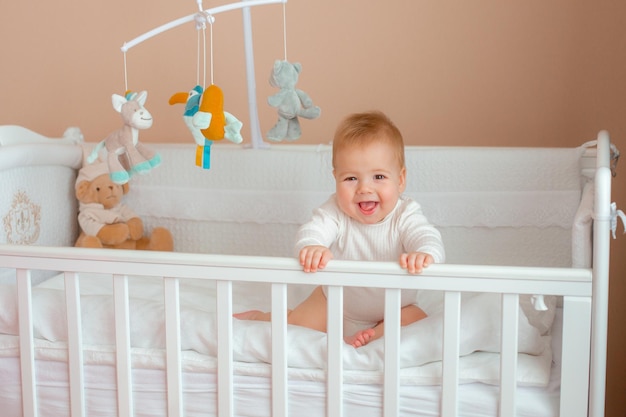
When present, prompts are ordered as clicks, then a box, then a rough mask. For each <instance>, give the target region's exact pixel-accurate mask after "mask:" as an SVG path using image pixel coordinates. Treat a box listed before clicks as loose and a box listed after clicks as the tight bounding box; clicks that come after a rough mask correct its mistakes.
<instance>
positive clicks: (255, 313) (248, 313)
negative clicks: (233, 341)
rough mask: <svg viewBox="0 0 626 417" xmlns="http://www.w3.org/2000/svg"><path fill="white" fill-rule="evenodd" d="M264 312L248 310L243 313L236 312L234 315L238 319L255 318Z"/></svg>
mask: <svg viewBox="0 0 626 417" xmlns="http://www.w3.org/2000/svg"><path fill="white" fill-rule="evenodd" d="M262 313H263V312H262V311H260V310H248V311H244V312H241V313H235V314H233V317H234V318H236V319H238V320H254V319H256V318H257V317H258V316H259V314H262Z"/></svg>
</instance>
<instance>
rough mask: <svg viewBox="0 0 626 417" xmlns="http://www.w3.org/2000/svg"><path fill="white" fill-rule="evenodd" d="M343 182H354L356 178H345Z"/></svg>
mask: <svg viewBox="0 0 626 417" xmlns="http://www.w3.org/2000/svg"><path fill="white" fill-rule="evenodd" d="M344 181H356V177H346V178H344Z"/></svg>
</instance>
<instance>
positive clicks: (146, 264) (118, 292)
mask: <svg viewBox="0 0 626 417" xmlns="http://www.w3.org/2000/svg"><path fill="white" fill-rule="evenodd" d="M0 264H1V265H3V266H6V267H10V268H15V269H16V270H17V277H18V293H19V299H20V303H19V304H20V317H21V318H23V319H21V320H20V335H21V341H20V345H21V361H22V372H23V374H22V384H23V392H24V396H23V399H24V415H25V416H26V417H35V416H36V415H37V397H36V395H35V394H33V393H34V392H35V391H34V389H35V382H36V376H35V371H34V369H35V367H34V355H33V352H34V342H33V336H32V308H31V305H30V303H31V297H30V291H31V288H30V271H31V270H53V271H65V276H66V300H67V307H68V309H67V311H68V312H69V313H70V314H68V335H69V338H68V339H69V340H68V344H69V349H70V351H71V352H72V354H71V355H70V358H71V359H70V364H69V367H70V380H71V402H72V404H71V407H72V415H77V416H80V415H85V397H84V392H83V391H82V378H83V376H82V359H81V356H80V352H81V323H80V315H79V314H78V312H79V311H80V297H79V285H80V273H84V272H98V273H106V274H111V275H112V277H113V280H114V289H115V317H116V327H117V328H116V339H117V345H116V351H117V353H116V354H117V365H116V366H117V375H118V404H119V415H120V416H129V417H130V416H133V415H134V413H133V398H132V378H131V376H132V372H131V362H130V354H131V347H130V337H129V328H130V324H129V323H130V320H129V310H128V280H129V279H130V278H129V276H131V275H138V276H161V277H163V280H164V293H165V310H166V333H167V358H166V366H167V390H168V395H167V398H168V415H170V416H182V415H183V411H182V410H183V404H182V398H183V397H182V370H181V369H182V368H181V352H180V310H179V304H178V285H179V279H182V278H196V279H212V280H217V300H218V302H217V303H218V305H217V320H218V358H219V366H218V384H219V385H218V386H219V387H220V390H219V392H218V404H217V412H218V415H219V416H224V417H226V416H233V415H235V413H236V410H235V404H234V403H233V375H234V365H233V355H232V350H233V346H232V339H233V338H232V336H233V328H232V319H231V317H232V313H233V311H232V285H233V283H235V282H271V283H272V311H273V312H277V313H278V314H273V317H272V415H273V416H287V415H289V410H288V401H287V399H288V388H287V386H288V385H287V359H286V358H287V355H286V352H287V325H286V313H284V312H285V311H286V310H287V285H290V284H312V283H314V284H323V285H329V286H330V288H329V294H328V300H329V317H338V316H341V311H342V295H343V287H347V286H354V285H359V286H369V287H378V288H386V289H387V290H386V298H385V301H386V307H385V320H386V321H385V323H386V327H385V358H384V363H385V365H384V369H385V372H384V381H383V385H384V393H385V394H384V404H383V410H384V415H386V416H397V415H400V410H399V356H400V353H399V346H400V323H399V319H400V314H399V311H400V289H422V290H440V291H444V292H445V313H444V314H445V315H444V340H443V358H442V359H443V375H442V378H443V382H442V401H441V415H442V416H444V417H449V416H456V415H457V412H458V401H457V394H458V383H459V382H458V381H459V343H460V341H459V339H460V336H459V334H460V330H459V327H460V315H461V304H460V301H461V292H463V291H471V292H490V293H499V294H502V311H503V318H502V339H501V343H502V346H501V352H502V354H501V371H500V372H501V381H502V382H501V387H500V415H506V416H514V415H515V410H516V382H515V381H516V368H517V345H518V340H517V326H518V303H519V294H550V295H559V296H563V297H564V323H565V325H564V335H563V337H564V343H563V346H567V347H568V350H567V351H564V352H563V355H564V357H565V358H564V359H567V360H571V361H573V362H568V363H577V364H579V365H580V366H578V367H574V368H573V369H566V370H564V373H563V377H562V397H561V398H567V399H568V401H562V405H561V415H562V416H585V415H587V412H586V409H587V398H588V396H587V390H588V389H589V384H588V381H589V338H590V333H591V324H590V317H591V295H592V285H593V283H592V271H591V270H590V269H571V268H538V267H523V268H519V267H500V266H481V265H433V266H431V267H429V268H428V269H427V270H426V271H425V272H424V273H423V274H421V275H417V276H411V277H408V276H407V273H406V271H404V270H402V269H401V268H400V267H399V266H398V265H396V264H394V263H373V262H372V263H363V262H360V263H359V262H350V261H333V262H332V263H331V265H329V266H328V267H327V269H326V270H325V271H323V272H319V273H316V274H305V273H304V272H302V271H301V267H300V265H299V264H298V263H297V262H296V260H295V259H291V258H263V257H248V256H246V257H242V256H222V255H219V256H218V255H200V254H182V253H156V252H147V253H137V252H134V251H122V250H120V251H111V250H98V249H76V248H53V247H26V246H3V247H2V251H1V252H0ZM355 274H358V276H359V278H358V280H355V279H354V276H355ZM355 281H356V282H357V283H358V284H355ZM341 335H342V323H341V321H340V320H329V325H328V345H329V346H328V352H329V353H328V355H329V356H328V364H327V375H328V382H327V384H328V388H327V391H328V399H327V415H329V416H342V415H344V413H343V410H342V403H343V398H342V383H343V378H342V376H343V369H342V357H341V352H342V349H341V346H342V344H343V338H342V336H341ZM581 340H582V343H581ZM577 345H581V346H580V347H579V348H578V349H574V350H572V349H571V347H572V346H577ZM28 393H31V394H28Z"/></svg>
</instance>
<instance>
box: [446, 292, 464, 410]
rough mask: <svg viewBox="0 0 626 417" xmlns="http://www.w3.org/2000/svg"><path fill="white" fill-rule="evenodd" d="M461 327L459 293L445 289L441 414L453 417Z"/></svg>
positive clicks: (456, 402) (455, 402) (456, 396)
mask: <svg viewBox="0 0 626 417" xmlns="http://www.w3.org/2000/svg"><path fill="white" fill-rule="evenodd" d="M460 329H461V293H460V292H458V291H446V292H445V294H444V316H443V364H442V377H443V381H442V384H441V389H442V393H441V416H442V417H454V416H457V415H458V411H459V343H460V333H461V331H460Z"/></svg>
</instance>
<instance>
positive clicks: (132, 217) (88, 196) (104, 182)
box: [74, 161, 174, 251]
mask: <svg viewBox="0 0 626 417" xmlns="http://www.w3.org/2000/svg"><path fill="white" fill-rule="evenodd" d="M128 191H129V185H128V183H125V184H116V183H114V182H113V181H112V180H111V178H110V176H109V169H108V165H107V163H105V162H101V161H98V162H95V163H93V164H88V165H85V166H83V168H81V170H80V171H79V173H78V178H77V179H76V198H77V199H78V201H79V214H78V223H79V225H80V229H81V233H80V235H79V237H78V239H77V241H76V243H75V245H74V246H76V247H84V248H114V249H146V250H158V251H172V250H173V249H174V243H173V238H172V234H171V233H170V231H169V230H167V229H166V228H163V227H156V228H154V230H153V231H152V236H151V237H148V236H145V235H144V230H143V222H142V221H141V219H140V218H139V216H137V214H136V213H135V212H134V211H133V210H132V209H131V208H130V207H128V206H126V205H125V204H123V203H122V197H123V196H124V195H125V194H126V193H128Z"/></svg>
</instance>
